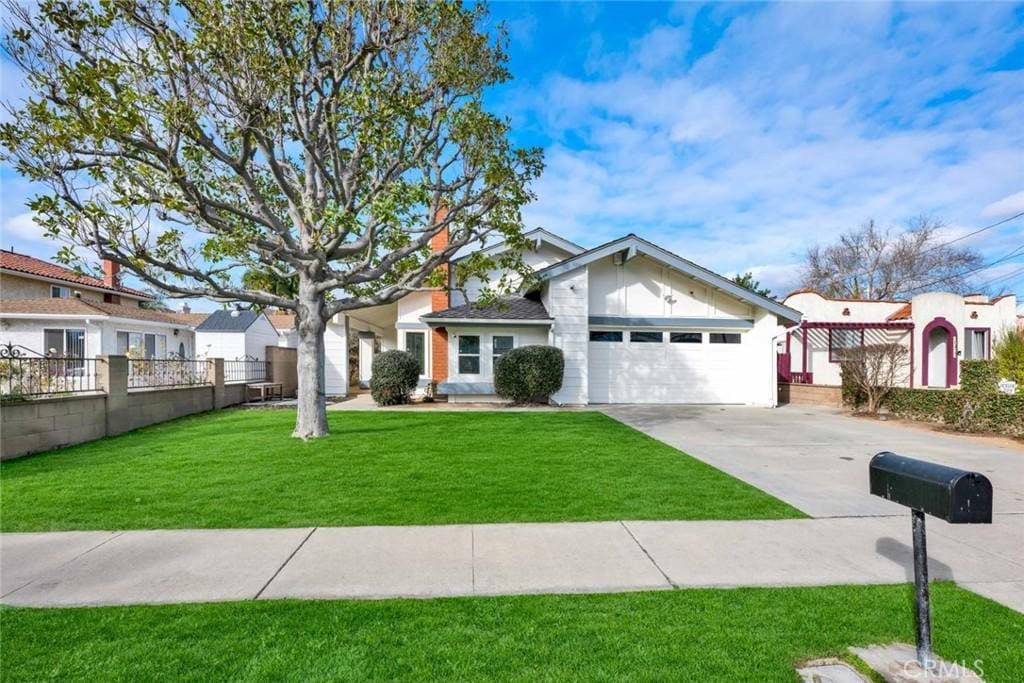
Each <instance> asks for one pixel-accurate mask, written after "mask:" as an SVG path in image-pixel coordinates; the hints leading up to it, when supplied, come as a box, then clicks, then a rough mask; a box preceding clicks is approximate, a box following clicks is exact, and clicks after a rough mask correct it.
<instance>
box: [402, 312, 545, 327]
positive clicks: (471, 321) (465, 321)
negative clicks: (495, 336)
mask: <svg viewBox="0 0 1024 683" xmlns="http://www.w3.org/2000/svg"><path fill="white" fill-rule="evenodd" d="M420 322H423V323H425V324H427V325H429V326H431V327H443V326H445V325H525V326H532V325H553V324H554V322H555V320H554V318H528V319H514V318H431V317H428V316H425V315H424V316H420Z"/></svg>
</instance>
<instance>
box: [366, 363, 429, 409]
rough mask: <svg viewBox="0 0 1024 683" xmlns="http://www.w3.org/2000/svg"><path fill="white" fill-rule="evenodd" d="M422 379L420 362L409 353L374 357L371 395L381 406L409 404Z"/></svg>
mask: <svg viewBox="0 0 1024 683" xmlns="http://www.w3.org/2000/svg"><path fill="white" fill-rule="evenodd" d="M419 379H420V362H419V361H418V360H416V356H414V355H412V354H411V353H409V352H408V351H385V352H383V353H378V354H377V355H376V356H374V357H373V369H372V371H371V376H370V395H371V396H373V401H374V403H376V404H377V405H379V406H391V405H397V404H399V403H408V402H409V397H410V396H411V395H412V391H413V389H415V388H416V384H417V383H418V382H419Z"/></svg>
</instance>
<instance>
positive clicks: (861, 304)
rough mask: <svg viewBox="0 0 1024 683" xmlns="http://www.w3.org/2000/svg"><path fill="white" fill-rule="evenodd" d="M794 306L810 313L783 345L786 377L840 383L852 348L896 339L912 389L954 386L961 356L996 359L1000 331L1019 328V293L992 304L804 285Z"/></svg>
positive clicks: (974, 298) (791, 299) (972, 298)
mask: <svg viewBox="0 0 1024 683" xmlns="http://www.w3.org/2000/svg"><path fill="white" fill-rule="evenodd" d="M783 303H785V305H786V306H789V307H790V308H794V309H796V310H798V311H800V313H801V314H802V315H803V321H802V322H801V323H800V324H799V325H798V326H793V327H791V328H789V330H788V333H787V334H786V336H785V338H784V341H783V342H781V343H780V349H779V374H780V376H781V379H783V380H786V381H793V382H796V383H802V384H822V385H833V386H838V385H839V384H840V383H841V377H840V372H839V369H840V365H839V364H840V361H841V360H842V359H843V353H844V351H845V350H848V349H850V348H856V347H859V346H862V345H864V344H872V343H881V342H891V343H898V344H902V345H905V346H906V347H907V350H908V367H907V371H906V373H905V378H904V381H902V382H901V384H903V385H904V386H911V387H914V386H919V387H938V388H946V387H954V386H957V385H958V384H959V377H958V371H959V360H960V359H988V358H991V357H992V346H993V344H994V343H995V342H996V341H998V339H999V337H1000V335H1002V334H1004V333H1005V332H1007V331H1009V330H1012V329H1014V328H1015V327H1016V325H1017V299H1016V297H1015V296H1013V295H1007V296H1001V297H998V298H996V299H992V300H991V301H990V300H989V299H988V297H986V296H984V295H981V294H969V295H967V296H963V295H960V294H952V293H949V292H929V293H926V294H919V295H917V296H915V297H913V298H912V299H910V300H895V301H893V300H889V301H879V300H868V299H835V298H830V297H826V296H822V295H821V294H819V293H817V292H814V291H810V290H801V291H798V292H794V293H792V294H790V295H789V296H787V297H786V299H785V301H784V302H783Z"/></svg>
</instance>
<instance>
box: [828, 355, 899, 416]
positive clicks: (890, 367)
mask: <svg viewBox="0 0 1024 683" xmlns="http://www.w3.org/2000/svg"><path fill="white" fill-rule="evenodd" d="M843 353H844V357H843V360H842V361H840V371H841V372H842V378H843V380H842V381H843V386H844V387H845V388H846V389H847V391H848V392H850V394H851V395H852V396H855V397H857V398H858V399H859V400H861V401H863V403H864V405H865V407H866V412H868V413H869V414H871V415H874V414H876V413H877V412H878V410H879V408H881V407H882V404H883V403H884V402H885V399H886V397H887V396H888V395H889V393H890V392H891V391H892V389H893V388H894V387H897V386H900V385H901V384H903V382H905V381H906V380H907V375H908V369H909V362H910V352H909V351H908V350H907V347H906V346H903V345H902V344H895V343H880V344H869V345H865V346H860V347H857V348H855V349H849V350H846V351H844V352H843Z"/></svg>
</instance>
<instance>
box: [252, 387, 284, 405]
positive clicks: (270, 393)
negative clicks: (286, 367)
mask: <svg viewBox="0 0 1024 683" xmlns="http://www.w3.org/2000/svg"><path fill="white" fill-rule="evenodd" d="M253 390H256V391H258V392H260V401H262V402H264V403H265V402H266V401H267V399H271V400H273V398H274V396H277V398H278V400H284V385H283V384H282V383H281V382H254V383H252V384H246V385H245V400H246V401H248V400H249V397H250V393H251V392H252V391H253Z"/></svg>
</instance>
